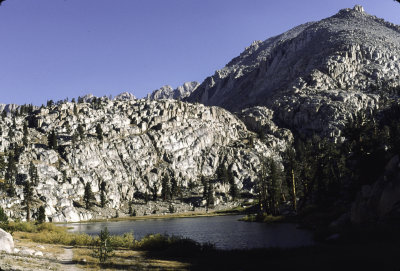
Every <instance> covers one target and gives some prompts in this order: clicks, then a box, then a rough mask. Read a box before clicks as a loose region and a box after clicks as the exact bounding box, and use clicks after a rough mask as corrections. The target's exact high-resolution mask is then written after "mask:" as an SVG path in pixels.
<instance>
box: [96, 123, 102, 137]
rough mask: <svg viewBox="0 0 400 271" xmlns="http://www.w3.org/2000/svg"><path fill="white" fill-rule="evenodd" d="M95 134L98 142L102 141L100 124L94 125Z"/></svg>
mask: <svg viewBox="0 0 400 271" xmlns="http://www.w3.org/2000/svg"><path fill="white" fill-rule="evenodd" d="M96 134H97V138H98V139H99V140H103V129H101V125H100V123H98V124H97V125H96Z"/></svg>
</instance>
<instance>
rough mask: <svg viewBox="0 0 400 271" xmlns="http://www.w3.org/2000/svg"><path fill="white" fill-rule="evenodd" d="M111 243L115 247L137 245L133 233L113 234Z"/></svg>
mask: <svg viewBox="0 0 400 271" xmlns="http://www.w3.org/2000/svg"><path fill="white" fill-rule="evenodd" d="M110 244H111V245H112V246H113V247H122V248H133V247H134V245H135V238H134V236H133V233H132V232H130V233H124V234H123V235H111V236H110Z"/></svg>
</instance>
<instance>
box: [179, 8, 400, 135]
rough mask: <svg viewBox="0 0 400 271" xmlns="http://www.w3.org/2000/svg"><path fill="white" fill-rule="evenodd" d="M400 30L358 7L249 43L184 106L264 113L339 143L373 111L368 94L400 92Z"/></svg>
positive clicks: (376, 97)
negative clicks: (358, 118) (355, 119)
mask: <svg viewBox="0 0 400 271" xmlns="http://www.w3.org/2000/svg"><path fill="white" fill-rule="evenodd" d="M399 54H400V26H397V25H394V24H391V23H388V22H385V21H384V20H382V19H379V18H377V17H375V16H371V15H369V14H367V13H365V11H364V9H363V8H362V7H361V6H355V7H354V8H353V9H343V10H340V11H339V12H338V13H337V14H336V15H334V16H332V17H330V18H327V19H324V20H321V21H318V22H311V23H306V24H303V25H300V26H298V27H295V28H293V29H291V30H289V31H287V32H285V33H283V34H281V35H278V36H275V37H272V38H269V39H267V40H266V41H263V42H261V41H258V42H253V44H252V45H251V46H249V47H248V48H246V50H245V51H244V52H243V53H242V54H241V55H240V56H238V57H237V58H235V59H233V60H232V61H231V62H229V63H228V64H227V65H226V66H225V67H224V68H223V69H221V70H218V71H216V72H215V74H214V75H213V76H210V77H208V78H207V79H206V80H204V82H203V83H201V85H200V86H199V87H198V88H197V89H196V90H195V91H194V92H193V93H192V94H191V96H190V97H189V98H187V101H189V102H200V103H203V104H205V105H216V106H221V107H224V108H226V109H228V110H230V111H233V112H235V111H239V110H241V109H244V108H247V107H252V106H254V105H262V106H266V107H267V108H269V109H270V110H272V111H273V112H274V121H275V122H276V123H278V124H280V125H282V126H284V127H288V128H290V129H293V130H295V131H297V132H300V133H305V134H307V133H309V134H310V133H318V134H322V135H324V136H325V135H330V136H336V137H337V136H340V130H341V128H342V127H343V123H344V122H345V121H346V120H348V119H349V118H351V116H352V115H354V114H356V113H357V112H360V111H363V112H371V111H373V110H375V109H377V108H378V107H379V95H377V94H376V93H374V92H373V90H375V89H377V88H380V87H382V85H385V86H389V87H392V88H396V87H399V85H400V77H399V72H400V64H399V62H398V56H399Z"/></svg>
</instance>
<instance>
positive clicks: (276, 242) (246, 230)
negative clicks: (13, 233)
mask: <svg viewBox="0 0 400 271" xmlns="http://www.w3.org/2000/svg"><path fill="white" fill-rule="evenodd" d="M241 217H243V216H240V215H239V216H238V215H232V216H215V217H196V218H171V219H149V220H135V221H119V222H95V223H71V224H68V225H67V226H69V227H73V229H72V230H71V231H73V232H85V233H87V234H90V235H94V234H99V233H100V231H101V230H102V229H103V228H105V227H107V228H108V230H109V231H110V233H111V234H123V233H126V232H133V234H134V236H135V239H141V238H142V237H143V236H145V235H146V234H150V233H165V234H169V235H178V236H183V237H188V238H191V239H193V240H195V241H198V242H201V243H205V242H210V243H214V244H215V245H216V247H217V248H220V249H244V248H265V247H282V248H286V247H298V246H308V245H312V244H313V241H312V234H311V233H310V232H309V231H305V230H300V229H297V228H296V225H294V224H266V223H249V222H243V221H238V219H239V218H241Z"/></svg>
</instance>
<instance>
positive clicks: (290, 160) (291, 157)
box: [283, 147, 299, 212]
mask: <svg viewBox="0 0 400 271" xmlns="http://www.w3.org/2000/svg"><path fill="white" fill-rule="evenodd" d="M283 158H284V159H283V161H284V166H285V172H286V181H287V186H288V187H290V197H291V199H292V206H293V210H294V211H295V212H297V195H296V186H297V185H296V182H297V176H298V171H299V165H298V162H297V159H296V152H295V150H294V149H293V148H290V147H289V148H287V149H286V151H285V153H284V155H283Z"/></svg>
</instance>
